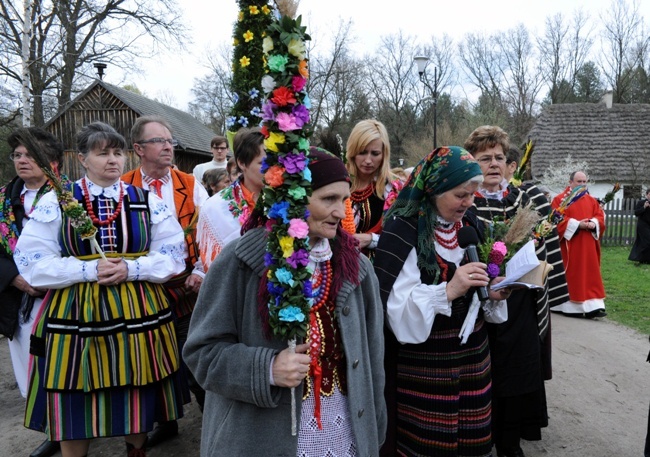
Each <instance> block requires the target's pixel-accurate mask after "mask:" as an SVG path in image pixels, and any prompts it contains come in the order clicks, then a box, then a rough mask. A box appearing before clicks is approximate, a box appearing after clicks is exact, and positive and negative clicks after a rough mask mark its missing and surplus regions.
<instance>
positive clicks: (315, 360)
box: [309, 260, 335, 430]
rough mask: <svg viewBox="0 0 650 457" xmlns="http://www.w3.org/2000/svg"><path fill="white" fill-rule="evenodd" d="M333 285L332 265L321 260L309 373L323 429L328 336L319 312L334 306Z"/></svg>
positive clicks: (311, 324)
mask: <svg viewBox="0 0 650 457" xmlns="http://www.w3.org/2000/svg"><path fill="white" fill-rule="evenodd" d="M331 286H332V265H331V263H330V261H329V260H327V261H326V262H321V263H320V268H319V269H318V270H317V272H314V284H313V286H312V295H311V297H312V300H313V305H312V307H311V310H310V312H309V356H310V358H311V360H310V362H309V375H310V376H311V377H313V378H314V417H315V418H316V422H317V423H318V428H319V429H321V430H322V428H323V425H322V424H321V419H320V394H321V387H322V385H323V367H322V365H321V360H320V359H321V356H322V355H323V350H324V344H323V340H324V339H325V338H326V335H325V329H324V328H323V325H322V322H321V318H320V316H319V313H320V311H321V309H322V308H323V307H324V306H325V304H326V303H328V302H329V303H330V307H332V308H333V307H334V303H333V301H331V300H330V299H329V298H330V296H329V295H330V288H331ZM325 310H327V309H325ZM329 311H331V310H329ZM334 349H335V348H334Z"/></svg>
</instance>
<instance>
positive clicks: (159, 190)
mask: <svg viewBox="0 0 650 457" xmlns="http://www.w3.org/2000/svg"><path fill="white" fill-rule="evenodd" d="M149 185H150V186H151V187H153V190H154V192H156V195H158V196H159V197H160V198H162V185H163V182H162V181H161V180H160V179H154V180H153V181H151V183H150V184H149Z"/></svg>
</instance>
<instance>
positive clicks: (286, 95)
mask: <svg viewBox="0 0 650 457" xmlns="http://www.w3.org/2000/svg"><path fill="white" fill-rule="evenodd" d="M270 100H271V101H272V102H273V103H275V104H276V105H278V106H280V107H282V106H287V105H289V104H294V103H296V101H297V100H296V95H295V94H294V92H293V91H292V90H291V89H289V88H288V87H285V86H282V87H278V88H277V89H275V90H274V91H273V94H272V97H271V98H270Z"/></svg>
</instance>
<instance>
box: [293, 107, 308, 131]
mask: <svg viewBox="0 0 650 457" xmlns="http://www.w3.org/2000/svg"><path fill="white" fill-rule="evenodd" d="M291 112H292V113H293V115H294V116H295V118H296V123H299V122H301V123H302V125H301V127H302V126H303V125H305V124H308V123H309V120H310V118H309V110H308V109H307V108H306V107H305V105H296V106H294V107H293V110H291Z"/></svg>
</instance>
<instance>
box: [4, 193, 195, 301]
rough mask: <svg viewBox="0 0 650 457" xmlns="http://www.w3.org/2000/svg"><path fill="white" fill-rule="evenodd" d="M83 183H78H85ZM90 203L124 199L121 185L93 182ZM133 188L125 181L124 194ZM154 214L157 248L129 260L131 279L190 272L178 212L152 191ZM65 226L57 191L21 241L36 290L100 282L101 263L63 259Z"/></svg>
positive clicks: (23, 268)
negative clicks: (186, 264)
mask: <svg viewBox="0 0 650 457" xmlns="http://www.w3.org/2000/svg"><path fill="white" fill-rule="evenodd" d="M80 182H81V181H77V184H76V185H80ZM87 183H88V191H89V193H90V199H91V200H94V199H95V198H97V196H99V195H102V194H103V195H104V197H107V198H112V199H119V190H120V186H119V181H118V182H116V183H115V184H114V185H113V186H110V187H107V188H102V187H101V186H97V185H96V184H94V183H92V182H91V181H89V180H87ZM128 186H129V185H128V184H126V183H122V192H123V193H126V188H127V187H128ZM148 206H149V211H150V214H151V234H150V235H151V245H150V250H149V252H148V253H146V255H143V256H140V257H138V258H136V259H124V261H125V262H126V264H127V267H128V277H127V281H135V280H140V281H151V282H156V283H164V282H166V281H167V280H168V279H169V278H171V277H172V276H174V275H177V274H179V273H181V272H182V271H183V270H184V269H185V260H184V259H185V256H186V248H185V240H184V236H183V230H182V229H181V226H180V224H179V223H178V221H177V220H176V218H175V217H173V216H174V214H173V213H172V211H171V210H170V209H169V208H168V207H167V205H165V203H164V202H163V201H162V200H160V199H159V198H158V197H156V196H155V195H153V194H152V193H149V195H148ZM62 223H63V219H62V215H61V207H60V205H59V201H58V199H57V196H56V193H55V192H54V191H50V192H48V193H47V194H45V195H44V196H43V197H42V198H41V199H40V201H39V202H38V204H37V205H36V206H35V208H34V210H33V211H32V214H31V217H30V220H29V222H28V223H27V224H26V225H25V228H24V230H23V232H22V234H21V236H20V238H19V239H18V244H17V245H16V252H15V254H14V259H15V260H16V264H17V265H18V269H19V270H20V273H21V274H22V275H23V276H24V277H25V279H26V280H27V282H28V283H29V284H31V285H32V287H43V288H49V289H60V288H64V287H68V286H70V285H72V284H76V283H79V282H94V281H97V263H98V260H97V259H93V260H82V259H80V258H76V257H63V256H62V254H61V245H60V241H59V237H60V233H61V226H62Z"/></svg>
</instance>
